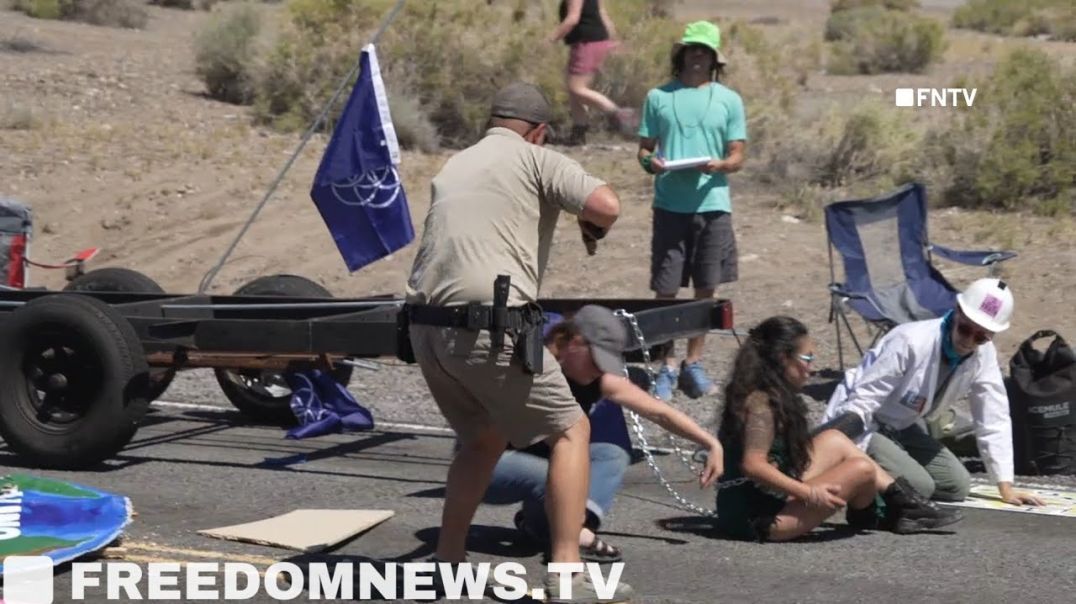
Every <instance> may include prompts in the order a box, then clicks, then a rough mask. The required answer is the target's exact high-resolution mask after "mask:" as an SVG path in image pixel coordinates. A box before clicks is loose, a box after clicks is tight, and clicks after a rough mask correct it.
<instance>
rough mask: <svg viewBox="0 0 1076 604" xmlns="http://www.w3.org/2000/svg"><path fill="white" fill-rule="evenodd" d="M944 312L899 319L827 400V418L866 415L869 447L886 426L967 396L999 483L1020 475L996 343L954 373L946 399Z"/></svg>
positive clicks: (863, 442) (863, 440) (917, 420)
mask: <svg viewBox="0 0 1076 604" xmlns="http://www.w3.org/2000/svg"><path fill="white" fill-rule="evenodd" d="M941 322H942V319H930V320H926V321H916V322H913V323H904V324H902V325H898V326H897V327H895V328H893V329H892V330H890V331H889V333H887V334H886V335H885V336H884V337H883V338H882V339H881V341H879V342H878V343H877V344H876V345H875V347H874V348H872V349H871V350H870V351H868V352H867V354H866V356H864V358H863V361H862V362H861V363H860V364H859V366H858V367H854V368H852V369H849V370H848V371H847V372H846V373H845V376H844V380H842V381H841V383H840V384H838V386H837V389H836V390H835V391H834V392H833V396H831V397H830V399H829V404H828V405H827V406H826V413H825V417H824V419H823V421H829V420H831V419H833V418H835V417H838V416H840V415H842V414H844V413H845V412H847V411H852V412H854V413H856V414H857V415H859V416H860V417H861V418H862V419H863V425H864V426H866V432H865V433H864V434H863V435H861V436H860V437H859V438H858V439H857V440H856V444H857V445H859V447H860V448H861V449H863V450H866V448H867V445H868V444H869V442H870V438H871V435H872V434H873V433H874V432H876V431H877V430H878V428H879V426H881V425H886V426H890V427H892V428H894V429H897V430H903V429H904V428H907V427H909V426H911V425H912V424H918V425H919V426H920V427H923V428H925V427H926V421H925V420H929V419H931V418H933V417H934V416H936V415H937V414H939V413H941V412H942V411H945V410H946V409H948V408H949V407H950V406H951V405H952V404H953V402H955V401H958V400H960V399H961V398H963V397H964V396H967V397H968V398H969V401H970V403H971V414H972V419H973V420H974V423H975V437H976V440H977V442H978V444H979V453H980V455H981V456H982V458H983V462H984V463H985V464H986V469H987V471H988V472H989V473H990V476H991V478H992V479H993V480H994V481H995V482H1012V480H1013V449H1012V423H1011V420H1010V419H1009V401H1008V395H1007V394H1006V392H1005V384H1004V382H1003V381H1002V376H1001V368H1000V367H999V366H998V358H997V349H996V348H994V344H993V343H992V342H987V343H986V344H984V345H982V346H979V347H978V349H977V350H976V351H975V353H973V354H972V356H971V357H969V358H968V359H966V360H965V361H964V362H962V363H961V364H960V365H959V366H958V367H957V369H956V371H955V372H954V373H953V375H952V377H951V378H950V379H949V385H948V387H947V388H946V390H945V392H944V393H943V395H942V397H941V400H940V401H934V400H932V399H933V398H934V391H935V389H936V388H937V382H938V368H939V364H940V363H943V362H944V355H943V354H942V351H941Z"/></svg>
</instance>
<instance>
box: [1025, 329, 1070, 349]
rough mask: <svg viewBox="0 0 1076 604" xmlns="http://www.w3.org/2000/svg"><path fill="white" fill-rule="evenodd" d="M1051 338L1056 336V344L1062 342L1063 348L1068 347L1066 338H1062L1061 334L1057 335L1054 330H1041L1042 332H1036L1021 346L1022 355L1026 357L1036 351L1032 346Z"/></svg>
mask: <svg viewBox="0 0 1076 604" xmlns="http://www.w3.org/2000/svg"><path fill="white" fill-rule="evenodd" d="M1050 336H1054V338H1056V339H1055V340H1054V341H1055V342H1056V341H1058V340H1060V341H1061V345H1062V346H1065V345H1066V344H1065V338H1063V337H1061V335H1060V334H1059V333H1057V332H1056V331H1054V330H1052V329H1040V330H1038V331H1036V332H1035V333H1033V334H1031V337H1029V338H1028V339H1026V340H1024V343H1023V344H1021V345H1020V351H1021V352H1022V353H1024V354H1025V355H1026V354H1030V353H1031V352H1033V351H1034V349H1035V347H1034V346H1032V344H1034V343H1035V341H1036V340H1041V339H1042V338H1048V337H1050Z"/></svg>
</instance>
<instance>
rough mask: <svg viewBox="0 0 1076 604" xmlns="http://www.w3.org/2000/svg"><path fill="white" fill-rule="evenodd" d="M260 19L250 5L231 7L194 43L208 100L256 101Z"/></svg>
mask: <svg viewBox="0 0 1076 604" xmlns="http://www.w3.org/2000/svg"><path fill="white" fill-rule="evenodd" d="M260 30H261V18H260V14H259V13H258V12H257V10H256V9H255V8H254V7H253V6H251V5H250V4H246V3H242V4H238V5H236V6H229V7H227V8H226V9H225V10H223V11H221V12H220V13H218V14H217V15H215V16H214V18H212V19H211V20H210V22H209V24H208V25H207V26H206V28H205V29H203V30H201V31H199V32H198V34H197V35H196V36H195V40H194V49H195V56H194V63H195V73H197V74H198V77H200V78H201V79H202V81H203V82H204V83H205V86H206V91H207V92H208V93H209V96H211V97H213V98H215V99H217V100H221V101H225V102H229V103H250V102H252V101H253V100H254V84H255V79H254V78H255V76H254V73H255V68H254V56H255V48H256V46H257V44H256V42H257V37H258V33H259V32H260Z"/></svg>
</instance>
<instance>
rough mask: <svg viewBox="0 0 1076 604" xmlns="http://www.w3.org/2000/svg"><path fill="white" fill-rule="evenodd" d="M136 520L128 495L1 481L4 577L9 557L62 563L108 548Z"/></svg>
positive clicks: (30, 479)
mask: <svg viewBox="0 0 1076 604" xmlns="http://www.w3.org/2000/svg"><path fill="white" fill-rule="evenodd" d="M130 522H131V502H130V500H129V499H127V498H126V497H123V496H121V495H115V494H113V493H108V492H105V491H99V490H97V489H94V488H92V487H87V486H82V485H78V484H74V483H70V482H65V481H62V480H52V479H49V478H38V477H35V476H28V475H24V474H12V475H9V476H3V477H0V574H2V573H3V559H4V558H6V557H7V556H48V557H49V558H52V561H53V564H62V563H64V562H68V561H70V560H74V559H76V558H78V557H80V556H83V555H85V554H89V553H92V552H95V551H98V550H100V549H103V548H104V547H105V546H107V545H108V544H109V543H112V542H113V541H115V540H116V538H117V537H119V536H120V534H122V533H123V529H124V528H126V527H127V525H128V524H129V523H130Z"/></svg>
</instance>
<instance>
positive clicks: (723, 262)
mask: <svg viewBox="0 0 1076 604" xmlns="http://www.w3.org/2000/svg"><path fill="white" fill-rule="evenodd" d="M737 278H738V272H737V257H736V235H735V233H733V231H732V214H729V213H728V212H701V213H698V214H681V213H679V212H670V211H668V210H662V209H661V208H654V221H653V232H652V235H651V240H650V289H651V290H653V291H654V292H656V293H658V294H660V295H675V294H676V293H677V292H678V291H679V290H680V288H681V287H689V286H691V285H694V287H695V288H696V289H713V288H716V287H717V286H718V285H721V284H722V283H729V282H731V281H735V280H736V279H737Z"/></svg>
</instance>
